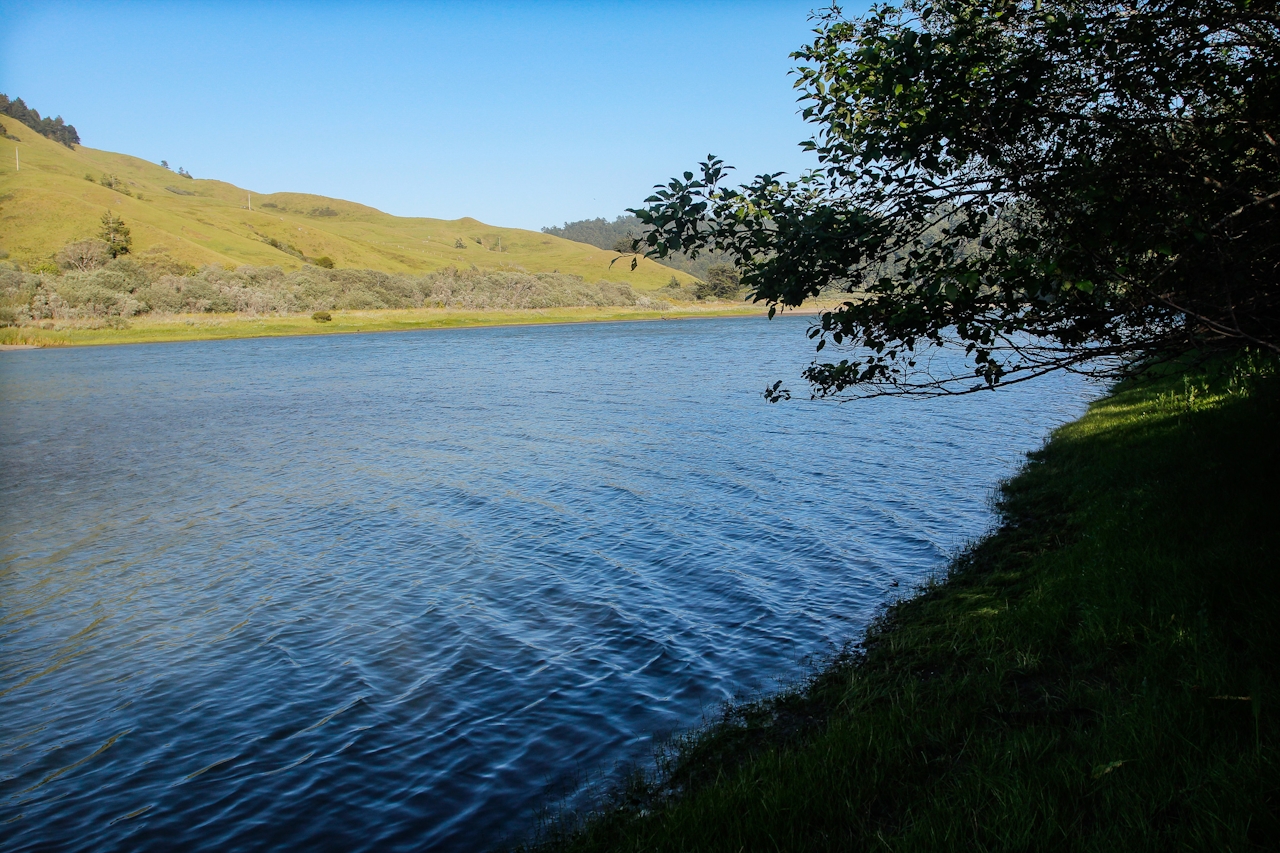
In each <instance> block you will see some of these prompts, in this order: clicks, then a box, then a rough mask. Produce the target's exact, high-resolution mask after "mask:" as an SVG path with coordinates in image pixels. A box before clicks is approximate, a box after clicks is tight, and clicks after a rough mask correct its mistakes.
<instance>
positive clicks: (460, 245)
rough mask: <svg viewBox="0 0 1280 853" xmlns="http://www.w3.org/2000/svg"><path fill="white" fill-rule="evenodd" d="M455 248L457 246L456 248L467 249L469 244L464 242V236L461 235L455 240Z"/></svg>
mask: <svg viewBox="0 0 1280 853" xmlns="http://www.w3.org/2000/svg"><path fill="white" fill-rule="evenodd" d="M453 248H455V249H465V248H467V244H466V243H464V242H462V238H461V237H459V238H458V239H457V240H454V241H453Z"/></svg>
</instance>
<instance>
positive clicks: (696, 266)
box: [542, 214, 729, 281]
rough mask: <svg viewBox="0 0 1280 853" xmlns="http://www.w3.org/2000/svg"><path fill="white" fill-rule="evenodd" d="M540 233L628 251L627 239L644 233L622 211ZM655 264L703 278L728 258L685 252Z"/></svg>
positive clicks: (717, 253) (718, 254) (628, 215)
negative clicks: (687, 253)
mask: <svg viewBox="0 0 1280 853" xmlns="http://www.w3.org/2000/svg"><path fill="white" fill-rule="evenodd" d="M542 233H544V234H551V235H552V236H554V237H563V238H564V239H566V240H574V241H576V242H578V243H586V244H587V245H589V246H596V247H598V248H601V249H607V250H609V251H611V252H630V251H631V241H632V240H634V239H639V238H640V237H642V236H643V235H644V227H643V226H642V225H641V224H640V220H639V219H637V218H636V217H634V216H631V215H630V214H626V215H623V216H619V217H618V218H617V219H614V220H613V221H612V222H610V221H609V220H608V219H605V218H603V217H600V218H598V219H579V220H578V221H577V222H566V223H565V224H564V225H562V226H559V227H557V226H554V225H552V226H548V227H546V228H543V229H542ZM658 263H660V264H662V265H664V266H668V267H671V268H672V269H675V270H680V271H681V272H687V273H689V275H691V276H693V277H694V278H699V279H702V280H703V281H706V280H707V272H708V270H709V269H710V268H711V267H713V266H718V265H722V264H727V263H729V259H728V258H727V257H726V256H725V255H723V254H721V253H719V252H704V253H702V254H699V255H698V257H697V258H690V257H689V256H688V255H673V256H672V257H669V258H663V259H662V260H660V261H658Z"/></svg>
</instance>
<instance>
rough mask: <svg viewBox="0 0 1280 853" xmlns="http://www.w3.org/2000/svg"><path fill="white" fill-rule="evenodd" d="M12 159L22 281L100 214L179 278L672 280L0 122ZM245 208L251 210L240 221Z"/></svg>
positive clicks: (8, 176)
mask: <svg viewBox="0 0 1280 853" xmlns="http://www.w3.org/2000/svg"><path fill="white" fill-rule="evenodd" d="M5 129H6V132H7V134H8V137H9V140H8V141H5V142H3V143H0V145H3V146H6V147H7V146H13V147H16V148H17V150H18V154H17V157H18V158H20V162H21V165H20V168H18V167H17V163H16V162H15V157H14V156H12V155H11V152H8V151H6V152H5V154H6V156H4V157H0V250H3V252H6V253H7V254H8V258H9V260H10V261H12V262H14V263H16V264H17V265H19V266H20V267H22V268H24V269H30V268H32V267H34V266H37V265H39V264H41V263H43V262H48V261H50V260H52V258H53V256H54V254H55V253H56V252H57V251H58V250H59V249H61V248H62V247H63V246H65V245H66V244H67V243H70V242H73V241H76V240H81V239H86V238H92V237H94V236H96V235H97V233H98V231H99V229H100V227H101V225H100V220H101V217H102V215H103V213H104V212H105V211H106V210H108V209H109V210H112V211H114V212H115V213H116V214H118V215H119V216H121V217H122V218H123V219H124V220H125V221H126V222H127V223H128V224H129V227H130V228H131V229H132V236H133V247H132V253H133V256H134V257H135V258H138V259H139V260H143V261H145V260H148V259H151V260H157V261H159V260H163V259H166V258H168V259H172V261H174V262H176V264H179V265H182V266H190V267H202V266H206V265H214V266H221V267H239V266H242V265H246V264H248V265H253V266H268V267H269V266H276V267H280V268H282V269H284V270H285V271H286V272H288V271H293V270H297V269H300V268H301V267H303V266H304V265H305V264H307V263H309V262H315V261H318V260H320V259H330V260H332V262H333V264H334V265H335V266H336V267H339V268H355V269H368V270H377V271H380V272H386V273H401V274H420V273H427V272H433V271H436V270H442V269H446V268H449V267H458V268H469V267H471V266H475V267H476V268H478V269H480V270H503V269H511V268H513V267H514V268H521V269H524V270H527V271H529V272H560V273H567V274H572V275H577V276H581V277H582V278H584V279H585V280H587V281H596V280H600V279H609V280H612V281H618V282H625V283H627V284H630V285H631V286H633V287H634V288H636V289H637V290H656V289H657V288H660V287H663V286H664V285H666V284H667V283H668V282H670V281H671V279H672V277H673V276H674V277H675V278H676V279H677V280H678V281H680V282H681V283H690V282H692V281H693V280H694V279H693V277H692V276H690V275H688V274H687V273H684V272H679V271H674V270H672V269H670V268H668V267H665V266H662V265H659V264H657V263H654V262H652V261H649V260H647V259H641V260H640V263H639V265H638V266H637V268H636V269H635V270H632V269H631V264H630V262H629V261H628V262H626V263H616V264H613V265H612V266H610V262H611V261H613V260H614V259H615V258H617V257H618V254H617V253H616V252H613V251H609V250H606V249H601V248H598V247H595V246H590V245H585V244H583V243H577V242H574V241H572V240H566V239H562V238H560V237H557V236H554V235H550V234H543V233H538V232H536V231H525V230H522V229H518V228H501V227H497V226H494V225H487V224H485V223H483V222H480V221H478V220H476V219H471V218H463V219H454V220H444V219H427V218H419V217H402V216H392V215H391V214H388V213H383V212H382V211H380V210H376V209H374V208H372V207H367V206H365V205H362V204H357V203H355V202H350V201H343V200H341V199H333V198H326V197H324V196H318V195H309V194H305V193H288V192H281V193H272V194H258V193H256V192H253V191H251V190H248V189H245V188H243V187H238V186H235V185H233V184H229V183H226V182H224V181H218V180H208V179H201V178H192V177H189V176H186V175H180V174H177V173H175V172H172V171H170V170H169V169H167V168H165V167H163V166H159V165H156V164H154V163H150V162H148V161H146V160H142V159H139V158H137V157H131V156H129V155H127V154H117V153H114V152H111V151H100V150H97V149H94V148H89V147H87V146H83V145H79V146H75V147H74V148H73V147H71V146H69V145H66V144H62V143H59V142H56V141H54V140H52V139H48V138H46V137H44V136H42V135H40V134H39V133H37V132H36V131H34V130H33V129H31V128H30V127H28V126H26V125H25V124H23V123H22V122H19V121H15V120H7V121H5ZM250 206H252V209H250Z"/></svg>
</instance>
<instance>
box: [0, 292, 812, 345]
mask: <svg viewBox="0 0 1280 853" xmlns="http://www.w3.org/2000/svg"><path fill="white" fill-rule="evenodd" d="M822 310H824V307H823V306H811V305H809V306H802V307H801V308H798V309H796V310H788V311H786V312H779V316H782V315H783V314H797V315H801V316H814V315H816V314H818V313H819V312H820V311H822ZM330 314H331V315H332V318H333V319H332V320H330V321H328V322H323V323H321V322H317V321H315V320H313V319H312V317H311V315H310V314H287V315H271V316H262V317H247V316H242V315H235V314H175V315H169V316H165V317H149V316H144V317H142V318H140V319H136V320H133V321H131V322H130V323H129V325H127V326H126V327H124V328H110V327H99V328H93V327H91V326H89V325H88V324H84V325H77V324H76V321H69V323H68V324H67V325H56V326H53V327H51V328H43V327H39V326H11V327H8V328H3V329H0V352H12V351H19V350H32V349H62V348H66V347H85V346H123V345H129V344H150V343H179V342H189V341H216V340H242V339H246V338H276V337H297V336H310V335H352V334H357V335H358V334H375V333H379V332H408V331H432V330H438V329H467V328H485V327H526V326H550V325H556V326H563V325H581V324H587V323H616V322H656V321H663V320H700V319H715V318H721V317H764V316H767V309H763V308H761V307H760V306H759V305H755V304H733V303H728V304H725V303H712V304H711V305H708V306H705V307H704V306H692V305H674V306H672V307H671V308H668V309H665V310H656V309H651V308H639V309H637V308H633V307H630V306H602V307H586V308H524V309H511V310H459V309H452V308H418V309H399V308H392V309H381V310H370V311H331V312H330ZM81 322H83V321H81Z"/></svg>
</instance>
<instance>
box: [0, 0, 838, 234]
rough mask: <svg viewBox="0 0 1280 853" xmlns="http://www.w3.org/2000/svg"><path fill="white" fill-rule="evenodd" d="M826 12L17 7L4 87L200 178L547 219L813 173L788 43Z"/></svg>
mask: <svg viewBox="0 0 1280 853" xmlns="http://www.w3.org/2000/svg"><path fill="white" fill-rule="evenodd" d="M821 5H822V3H821V2H815V0H803V2H793V0H775V2H735V3H728V2H704V3H674V2H655V1H654V0H647V2H615V3H583V2H577V3H574V2H559V3H515V2H507V3H497V2H495V3H445V2H441V3H413V4H408V3H405V4H393V3H383V4H377V3H361V4H344V3H328V4H324V3H314V4H301V3H299V4H286V3H278V4H256V3H254V4H251V3H203V4H200V3H191V4H160V3H104V2H95V3H9V2H3V0H0V20H3V21H4V24H3V27H0V91H2V92H4V93H6V94H8V95H9V96H10V97H17V96H20V97H22V98H23V99H24V100H25V101H26V102H27V104H28V105H29V106H31V107H34V108H35V109H38V110H39V111H40V112H41V114H42V115H44V114H51V115H58V114H60V115H62V116H63V117H64V118H65V119H66V120H67V121H69V122H70V123H72V124H74V125H75V126H76V128H77V130H79V132H80V136H81V138H82V140H83V141H84V143H85V144H86V145H90V146H93V147H95V148H104V149H108V150H112V151H121V152H124V153H128V154H133V155H136V156H138V157H143V158H145V159H148V160H152V161H156V162H158V161H159V160H161V159H165V160H168V161H169V164H170V165H171V166H173V167H174V168H177V167H178V166H184V167H186V168H187V169H188V170H189V171H190V172H192V173H193V174H194V175H195V176H196V177H208V178H219V179H222V180H226V181H230V182H232V183H235V184H239V185H241V186H245V187H248V188H249V189H252V190H254V191H256V192H261V193H267V192H278V191H296V192H314V193H319V194H322V195H328V196H334V197H338V198H345V199H350V200H352V201H358V202H362V203H364V204H369V205H373V206H374V207H378V208H380V209H382V210H386V211H388V212H390V213H395V214H399V215H404V216H434V217H442V218H455V217H461V216H474V217H476V218H478V219H481V220H484V221H486V222H489V223H492V224H496V225H507V226H514V227H523V228H538V227H541V226H543V225H554V224H559V223H561V222H563V221H565V220H569V219H583V218H588V217H592V216H613V215H616V214H619V213H621V212H622V211H623V209H624V208H626V207H634V206H637V205H638V204H639V203H640V202H641V201H642V200H643V199H644V197H645V196H646V195H647V194H648V191H649V189H650V187H651V186H652V185H653V184H655V183H657V182H659V181H662V180H664V179H666V178H668V177H670V176H671V175H674V174H678V173H679V172H682V171H684V170H685V169H687V168H692V167H693V166H694V165H695V164H696V163H697V162H698V161H699V160H700V159H702V158H703V157H704V156H705V155H706V154H708V153H715V154H717V155H719V156H721V157H723V158H724V159H725V160H726V161H728V162H730V163H732V164H734V165H736V166H738V167H739V170H740V172H739V174H740V176H741V177H742V178H744V179H745V178H749V177H750V176H752V175H754V174H756V173H758V172H764V171H782V170H785V171H788V172H793V173H794V172H797V171H800V170H802V169H803V168H805V167H806V166H807V165H809V163H810V160H809V159H808V156H807V155H805V154H803V153H802V152H800V151H799V149H798V148H797V143H798V142H800V141H801V140H802V139H804V138H806V137H807V136H808V131H807V129H806V126H805V124H804V123H803V122H802V121H801V120H800V118H799V116H798V115H797V105H796V102H795V94H794V92H793V90H792V88H791V83H792V78H791V77H790V76H789V75H788V73H787V72H788V71H789V69H791V68H792V67H793V65H794V62H793V61H792V60H791V59H790V58H789V56H788V55H789V53H790V52H791V51H792V50H795V49H796V48H798V47H799V46H800V45H802V44H803V43H805V41H806V40H807V39H808V37H809V35H810V30H811V29H812V26H813V24H812V22H811V21H810V20H809V13H810V11H811V10H812V9H814V8H817V7H820V6H821ZM846 11H849V10H846Z"/></svg>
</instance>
